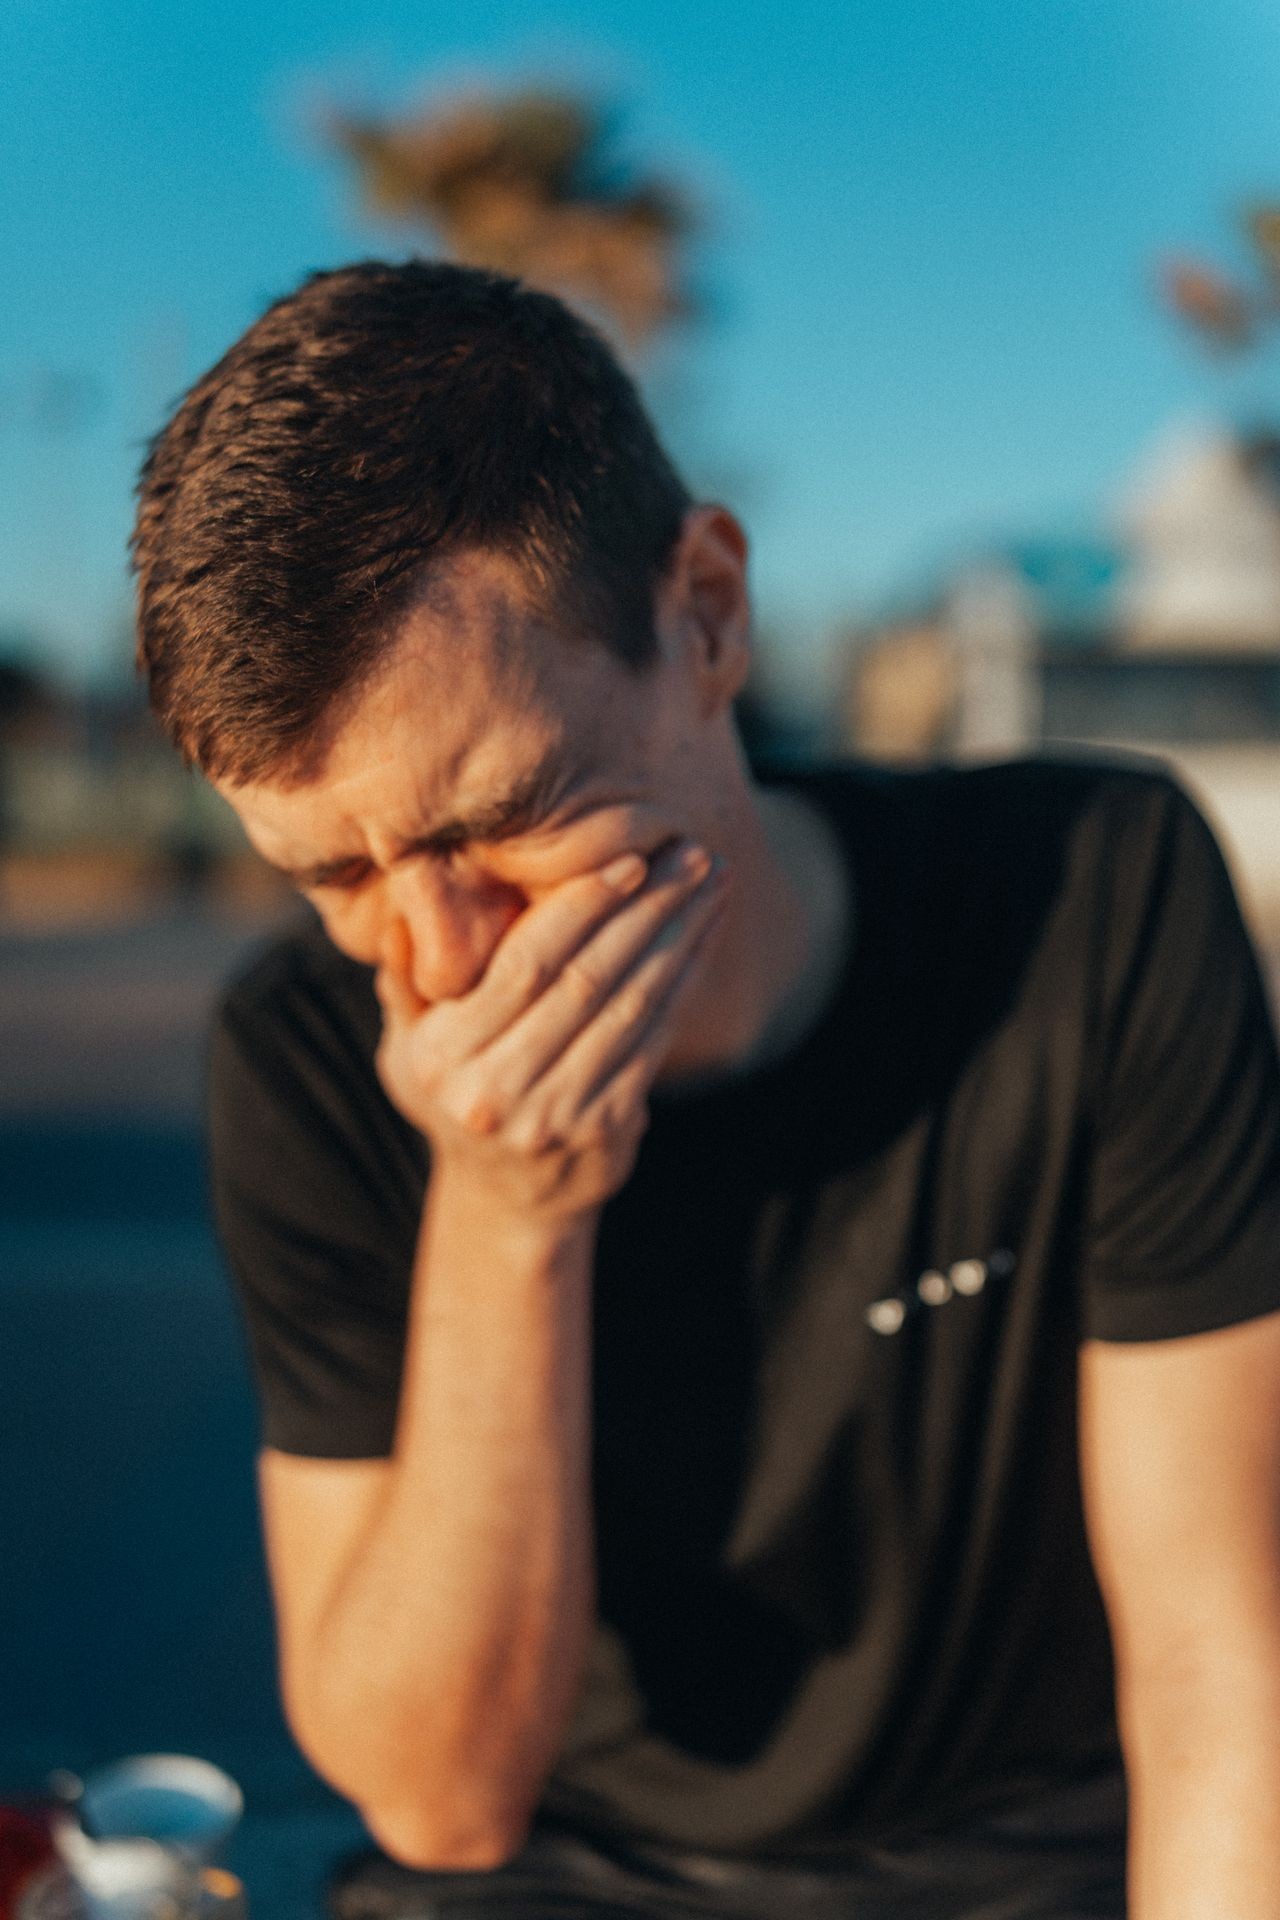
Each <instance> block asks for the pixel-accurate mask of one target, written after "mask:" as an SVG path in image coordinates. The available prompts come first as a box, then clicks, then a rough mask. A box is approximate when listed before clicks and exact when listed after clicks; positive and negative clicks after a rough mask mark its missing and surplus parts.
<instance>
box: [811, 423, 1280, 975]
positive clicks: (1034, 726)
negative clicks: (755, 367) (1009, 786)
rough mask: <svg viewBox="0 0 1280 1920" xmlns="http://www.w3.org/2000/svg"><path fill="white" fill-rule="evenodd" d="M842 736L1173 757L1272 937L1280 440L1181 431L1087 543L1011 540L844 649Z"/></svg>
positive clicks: (953, 755)
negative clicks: (1084, 748) (1089, 749)
mask: <svg viewBox="0 0 1280 1920" xmlns="http://www.w3.org/2000/svg"><path fill="white" fill-rule="evenodd" d="M840 726H841V738H842V743H843V744H844V745H846V746H851V747H853V748H854V749H855V750H856V751H858V752H859V753H863V754H867V755H870V756H872V757H877V758H887V759H893V760H903V761H908V762H910V761H921V762H922V761H928V760H932V759H952V760H972V759H990V758H998V757H1001V756H1004V755H1008V754H1016V753H1026V752H1041V751H1045V752H1052V751H1056V750H1070V749H1071V748H1072V747H1073V746H1081V745H1083V746H1089V747H1101V748H1112V749H1117V750H1124V751H1137V752H1141V753H1146V754H1155V755H1157V756H1159V757H1161V758H1163V759H1166V760H1168V761H1169V762H1171V763H1172V764H1173V765H1174V767H1175V769H1176V770H1177V771H1178V772H1179V773H1180V775H1181V777H1182V778H1183V780H1184V781H1185V782H1186V784H1187V785H1188V787H1189V788H1191V790H1192V791H1193V792H1195V794H1196V796H1197V798H1198V799H1199V800H1200V803H1201V804H1202V806H1203V807H1204V808H1205V810H1206V812H1207V813H1208V814H1209V816H1210V817H1211V818H1212V819H1213V821H1214V824H1215V826H1216V827H1217V830H1218V832H1219V834H1220V836H1221V838H1222V840H1223V843H1224V846H1225V848H1226V851H1227V854H1228V858H1229V859H1230V861H1231V862H1232V865H1233V868H1234V870H1235V874H1236V879H1237V882H1238V884H1239V886H1240V889H1241V892H1242V894H1243V895H1244V897H1245V901H1246V906H1247V907H1248V909H1249V911H1250V912H1251V914H1252V916H1253V918H1254V922H1255V925H1256V926H1257V928H1258V930H1259V932H1260V933H1261V934H1262V935H1263V937H1265V938H1267V939H1268V940H1269V941H1274V940H1280V437H1277V436H1272V435H1257V436H1254V437H1251V438H1233V437H1231V436H1230V435H1227V434H1216V435H1215V434H1208V433H1205V434H1199V435H1193V434H1179V435H1177V436H1175V437H1171V438H1170V439H1168V440H1166V441H1165V442H1164V443H1163V444H1162V445H1160V446H1159V447H1157V448H1156V449H1155V450H1154V452H1153V453H1152V454H1151V456H1150V457H1149V458H1148V459H1147V460H1145V461H1144V462H1143V463H1142V464H1141V466H1140V467H1139V469H1138V472H1137V473H1136V475H1135V476H1134V478H1133V479H1132V480H1131V481H1130V483H1129V484H1128V485H1127V486H1126V487H1125V488H1124V490H1123V492H1122V494H1121V498H1120V503H1119V505H1118V507H1117V509H1116V511H1115V513H1114V515H1113V516H1112V517H1111V519H1110V521H1109V523H1108V524H1106V525H1105V526H1104V528H1103V530H1102V531H1101V532H1099V533H1098V534H1097V535H1096V536H1094V535H1087V536H1081V537H1074V538H1069V539H1068V538H1044V539H1032V540H1024V541H1010V542H1008V543H1006V544H1002V545H999V546H995V547H993V548H991V549H989V550H988V551H986V552H985V553H982V554H979V555H975V556H974V557H973V558H972V559H970V560H968V561H965V562H963V563H960V564H957V565H955V566H953V567H951V568H948V569H946V570H944V571H943V573H942V574H940V576H939V577H938V578H936V579H935V580H933V581H932V582H930V583H929V584H928V585H927V586H926V588H925V589H924V590H922V591H921V592H919V593H918V594H916V595H907V596H905V598H904V600H903V602H902V604H901V605H900V606H899V607H898V608H896V609H895V610H894V611H893V612H892V613H891V614H889V615H888V616H886V618H884V619H883V620H882V621H880V622H877V623H874V624H873V625H872V626H871V627H870V628H869V629H867V630H865V631H862V632H860V633H858V634H855V635H853V636H851V637H850V638H849V640H848V642H847V644H846V648H845V670H844V674H843V693H842V699H841V718H840Z"/></svg>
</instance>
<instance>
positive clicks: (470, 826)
mask: <svg viewBox="0 0 1280 1920" xmlns="http://www.w3.org/2000/svg"><path fill="white" fill-rule="evenodd" d="M563 778H564V762H563V759H562V758H561V756H560V754H559V753H558V752H554V751H553V752H549V753H547V754H545V755H544V756H543V758H542V759H541V760H540V761H539V762H538V764H537V765H536V766H534V767H532V768H530V770H529V772H528V773H526V774H525V776H524V778H523V779H522V780H520V781H519V782H518V784H517V785H516V786H514V787H512V788H511V790H510V791H509V792H508V793H506V794H504V795H502V797H501V798H500V799H497V800H491V801H487V802H484V803H482V804H481V805H479V806H477V807H475V808H474V809H473V810H472V811H471V812H470V813H469V814H466V815H458V816H457V817H456V818H455V819H452V820H446V821H445V822H444V823H443V824H442V825H441V826H438V827H436V828H434V829H433V830H432V831H431V832H430V833H424V834H416V835H415V836H414V838H413V839H412V840H409V841H407V842H406V843H405V845H404V846H403V847H402V848H401V850H400V852H399V854H397V855H396V858H397V859H403V858H404V856H405V855H406V854H410V853H447V852H450V851H451V850H452V849H453V848H455V847H459V846H463V845H465V844H466V843H467V842H469V841H475V840H496V839H498V838H499V837H500V836H501V835H503V834H508V833H519V832H521V831H522V830H523V829H524V828H526V827H528V826H531V825H532V824H533V822H534V821H535V820H537V819H538V818H539V817H540V816H541V815H542V814H544V813H545V812H546V811H547V810H548V809H549V808H550V805H551V803H552V801H553V799H554V797H555V793H556V789H557V788H558V787H559V786H560V784H561V782H562V780H563ZM364 858H365V856H364V855H363V854H359V853H348V854H344V855H342V856H341V857H340V858H338V859H336V860H321V861H318V862H317V863H316V864H315V865H314V866H310V867H285V868H283V869H282V871H283V872H284V873H285V874H286V876H287V877H288V878H289V879H290V880H292V881H293V883H294V885H295V886H298V887H322V886H325V885H326V884H327V883H328V882H329V881H331V880H335V879H337V878H338V877H339V875H341V874H343V873H345V872H347V870H348V869H349V868H350V867H352V866H354V865H356V864H357V863H358V862H360V861H361V860H363V859H364Z"/></svg>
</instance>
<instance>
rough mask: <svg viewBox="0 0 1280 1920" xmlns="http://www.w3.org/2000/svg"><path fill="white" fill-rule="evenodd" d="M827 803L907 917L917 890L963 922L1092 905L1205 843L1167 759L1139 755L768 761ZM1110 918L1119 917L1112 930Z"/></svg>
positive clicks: (1101, 904) (858, 858) (1206, 847)
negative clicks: (913, 762)
mask: <svg viewBox="0 0 1280 1920" xmlns="http://www.w3.org/2000/svg"><path fill="white" fill-rule="evenodd" d="M766 778H767V779H769V780H775V781H781V782H784V783H786V784H788V785H790V786H791V787H793V788H794V789H795V790H796V791H798V792H799V793H801V794H802V795H803V796H805V797H806V798H808V799H809V800H810V802H811V803H812V804H814V805H816V806H818V807H820V808H822V809H823V811H825V812H826V814H827V816H828V818H829V819H830V821H831V823H832V825H833V826H834V828H835V830H836V832H837V834H838V835H839V837H840V839H841V841H842V842H843V844H844V846H845V847H846V849H847V850H848V852H849V854H850V856H851V858H852V861H853V865H854V868H855V870H856V871H857V873H858V875H859V878H860V881H861V882H862V884H863V886H864V888H869V889H870V890H871V891H872V892H876V893H884V894H885V895H886V897H887V898H889V899H892V900H894V901H895V902H896V903H899V904H900V906H901V908H902V910H903V911H906V912H907V913H908V917H910V912H909V910H910V906H911V904H912V903H913V902H918V901H927V902H928V908H929V912H930V913H931V915H932V916H933V919H934V923H935V924H937V923H938V922H937V917H938V916H939V915H944V914H945V915H948V916H956V917H957V918H956V922H955V923H956V924H967V923H968V922H969V921H970V920H971V919H972V918H974V917H977V916H982V917H984V918H987V919H990V920H992V921H1007V920H1008V918H1009V916H1010V915H1011V914H1013V915H1015V916H1016V915H1017V914H1018V912H1019V906H1018V903H1019V902H1023V903H1024V904H1025V906H1026V908H1027V910H1028V911H1031V910H1032V909H1033V908H1034V910H1035V911H1036V912H1037V913H1045V912H1048V911H1049V910H1050V909H1051V908H1052V907H1053V906H1054V905H1056V906H1057V907H1058V908H1059V909H1065V910H1069V911H1071V912H1072V913H1073V915H1074V914H1075V913H1077V912H1083V913H1092V914H1097V913H1102V914H1103V916H1104V917H1105V918H1107V919H1108V920H1109V919H1110V908H1111V906H1112V904H1114V902H1115V901H1116V900H1117V899H1118V898H1119V897H1120V896H1123V897H1124V898H1125V899H1127V901H1128V903H1129V905H1130V906H1131V907H1132V906H1133V904H1134V901H1135V897H1136V896H1138V895H1142V894H1144V893H1146V892H1149V891H1150V889H1151V888H1152V887H1153V886H1156V885H1158V883H1159V881H1160V879H1161V875H1162V869H1163V867H1165V866H1167V865H1168V862H1169V860H1170V858H1173V859H1174V861H1175V863H1176V862H1177V861H1178V860H1181V861H1182V862H1183V863H1184V864H1185V863H1188V862H1190V864H1192V865H1194V864H1195V857H1194V856H1195V855H1196V854H1197V853H1198V854H1199V857H1200V861H1201V863H1202V864H1203V863H1204V862H1205V861H1208V862H1209V864H1212V863H1213V860H1214V856H1215V852H1216V849H1215V845H1214V842H1213V838H1212V834H1211V833H1210V830H1209V829H1208V827H1207V826H1206V824H1205V822H1204V820H1203V817H1202V816H1201V814H1200V813H1199V810H1198V809H1197V807H1196V806H1195V804H1194V803H1193V801H1192V800H1191V799H1190V797H1189V796H1188V794H1187V793H1186V791H1185V790H1184V789H1183V787H1182V786H1181V785H1180V783H1179V782H1178V780H1177V778H1176V777H1175V776H1174V774H1173V773H1172V771H1171V770H1170V769H1169V768H1168V767H1167V766H1166V765H1165V764H1164V763H1163V762H1161V761H1158V760H1155V759H1150V758H1146V757H1142V756H1139V755H1136V754H1135V755H1125V756H1121V755H1115V754H1107V755H1103V754H1095V753H1090V752H1086V751H1081V752H1079V753H1072V754H1064V755H1058V756H1047V755H1046V756H1036V757H1034V758H1025V759H1014V760H1006V761H1000V762H995V763H991V764H984V765H979V766H956V765H939V766H929V767H924V768H899V767H890V766H884V765H878V764H874V763H868V762H865V761H857V760H848V761H840V762H826V763H822V764H820V765H817V766H813V767H809V768H806V769H803V770H801V769H798V768H797V769H785V770H780V769H775V770H773V771H772V772H771V773H770V774H768V775H767V776H766ZM1115 930H1116V931H1119V930H1120V929H1119V928H1116V929H1115Z"/></svg>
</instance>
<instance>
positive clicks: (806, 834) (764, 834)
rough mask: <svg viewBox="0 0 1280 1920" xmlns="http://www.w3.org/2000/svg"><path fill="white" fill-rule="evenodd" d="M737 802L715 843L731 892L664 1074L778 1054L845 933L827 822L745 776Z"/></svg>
mask: <svg viewBox="0 0 1280 1920" xmlns="http://www.w3.org/2000/svg"><path fill="white" fill-rule="evenodd" d="M744 803H745V804H744V805H743V807H742V809H741V814H740V818H739V820H738V821H737V823H736V825H737V828H738V830H737V832H736V833H735V835H734V842H733V845H732V846H726V847H725V848H724V849H723V851H724V852H725V855H726V858H727V859H728V861H729V869H730V876H731V882H730V884H731V889H732V890H731V892H730V895H729V898H728V900H727V901H726V904H725V909H724V913H723V916H722V918H721V921H720V924H719V927H718V928H717V930H716V931H715V933H714V934H713V935H712V940H713V945H712V948H711V950H710V951H709V953H708V954H707V956H706V963H705V965H704V968H703V972H702V977H701V979H700V981H699V983H698V985H697V987H696V988H694V989H692V990H691V993H690V996H689V999H688V1001H687V1003H686V1007H685V1011H684V1015H683V1017H682V1019H681V1021H680V1024H679V1027H678V1029H677V1031H676V1033H675V1035H674V1038H673V1041H672V1045H671V1049H670V1051H669V1053H668V1055H667V1060H666V1063H665V1065H664V1067H663V1071H662V1074H661V1079H662V1080H663V1081H668V1080H672V1081H673V1080H676V1079H686V1078H693V1077H701V1076H703V1075H707V1076H714V1075H718V1074H727V1073H732V1072H734V1071H738V1070H741V1069H742V1068H743V1067H745V1066H747V1065H749V1064H752V1063H754V1062H756V1061H757V1060H758V1061H761V1062H763V1061H764V1060H765V1059H768V1058H770V1057H772V1055H773V1054H774V1053H775V1052H781V1051H785V1049H786V1047H787V1045H788V1043H789V1041H791V1040H792V1039H798V1038H799V1037H800V1035H801V1033H803V1031H804V1028H805V1027H806V1026H807V1025H808V1024H809V1018H810V1017H812V1016H813V1015H815V1014H816V1012H817V1010H818V1006H819V1005H820V1003H821V1000H822V998H823V997H824V989H825V988H826V987H828V986H829V985H830V980H831V976H832V973H833V971H834V968H835V966H836V965H838V962H839V956H840V953H841V952H842V950H843V948H844V946H845V943H846V941H847V938H848V932H849V922H850V908H851V902H850V899H849V876H848V873H847V870H846V867H845V863H844V860H843V857H842V855H841V852H840V849H839V847H838V846H837V845H836V842H835V840H834V837H833V836H832V833H831V830H830V828H829V826H828V825H827V823H826V820H825V819H824V818H823V817H822V816H820V815H819V814H818V813H816V812H815V810H814V809H813V808H812V807H811V806H810V805H809V804H808V803H807V802H805V801H803V800H801V799H800V798H799V797H798V796H796V795H794V794H790V793H787V792H785V791H781V790H778V791H774V790H768V789H762V788H759V787H756V786H754V785H752V784H751V783H750V782H747V783H746V785H745V787H744ZM815 1001H816V1003H817V1004H815Z"/></svg>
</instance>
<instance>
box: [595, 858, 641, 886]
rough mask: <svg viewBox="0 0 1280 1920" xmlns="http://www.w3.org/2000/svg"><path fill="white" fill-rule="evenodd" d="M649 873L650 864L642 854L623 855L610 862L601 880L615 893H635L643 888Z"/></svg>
mask: <svg viewBox="0 0 1280 1920" xmlns="http://www.w3.org/2000/svg"><path fill="white" fill-rule="evenodd" d="M648 871H649V867H648V863H647V862H646V861H645V860H644V859H643V858H642V857H641V855H640V854H638V853H622V854H619V856H618V858H617V859H616V860H611V861H610V862H609V864H608V866H607V867H605V868H604V870H603V872H602V873H601V875H600V878H601V879H602V880H603V881H604V883H605V885H606V886H607V887H612V888H613V891H614V892H615V893H634V892H635V890H636V888H637V887H639V886H643V884H644V879H645V875H646V874H647V873H648Z"/></svg>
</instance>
